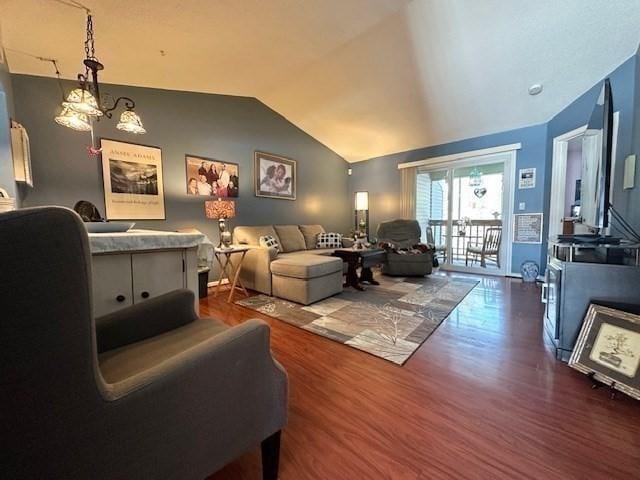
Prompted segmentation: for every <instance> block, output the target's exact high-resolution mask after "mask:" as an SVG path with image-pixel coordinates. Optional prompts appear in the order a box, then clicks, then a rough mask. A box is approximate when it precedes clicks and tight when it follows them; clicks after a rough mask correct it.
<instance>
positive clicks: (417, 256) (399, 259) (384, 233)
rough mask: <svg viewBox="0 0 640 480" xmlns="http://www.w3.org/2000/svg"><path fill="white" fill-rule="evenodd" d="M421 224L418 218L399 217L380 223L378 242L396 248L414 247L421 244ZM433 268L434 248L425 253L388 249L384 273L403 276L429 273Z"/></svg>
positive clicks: (383, 267) (383, 266)
mask: <svg viewBox="0 0 640 480" xmlns="http://www.w3.org/2000/svg"><path fill="white" fill-rule="evenodd" d="M421 233H422V232H421V230H420V224H419V223H418V221H417V220H404V219H397V220H391V221H388V222H382V223H380V225H378V229H377V231H376V237H377V238H378V243H390V244H392V245H393V246H394V247H395V249H396V250H402V249H409V250H410V249H412V248H413V247H414V246H415V245H418V244H420V237H421ZM432 269H433V250H432V249H431V248H427V249H426V251H425V252H423V253H396V252H393V251H387V261H386V263H384V264H383V265H382V273H383V274H385V275H395V276H402V277H411V276H418V277H422V276H424V275H429V274H430V273H431V270H432Z"/></svg>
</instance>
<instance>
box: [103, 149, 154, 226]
mask: <svg viewBox="0 0 640 480" xmlns="http://www.w3.org/2000/svg"><path fill="white" fill-rule="evenodd" d="M100 144H101V148H102V181H103V184H104V203H105V213H106V217H107V219H108V220H164V219H165V210H164V187H163V179H162V150H161V149H160V148H158V147H149V146H146V145H137V144H135V143H127V142H120V141H116V140H109V139H104V138H103V139H101V141H100Z"/></svg>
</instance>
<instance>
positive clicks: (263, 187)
mask: <svg viewBox="0 0 640 480" xmlns="http://www.w3.org/2000/svg"><path fill="white" fill-rule="evenodd" d="M254 171H255V173H254V175H255V184H256V196H257V197H270V198H283V199H286V200H295V199H296V161H295V160H292V159H290V158H286V157H280V156H278V155H271V154H269V153H264V152H255V166H254Z"/></svg>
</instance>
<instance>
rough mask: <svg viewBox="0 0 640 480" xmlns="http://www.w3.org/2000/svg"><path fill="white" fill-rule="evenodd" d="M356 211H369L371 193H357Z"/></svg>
mask: <svg viewBox="0 0 640 480" xmlns="http://www.w3.org/2000/svg"><path fill="white" fill-rule="evenodd" d="M356 210H369V192H356Z"/></svg>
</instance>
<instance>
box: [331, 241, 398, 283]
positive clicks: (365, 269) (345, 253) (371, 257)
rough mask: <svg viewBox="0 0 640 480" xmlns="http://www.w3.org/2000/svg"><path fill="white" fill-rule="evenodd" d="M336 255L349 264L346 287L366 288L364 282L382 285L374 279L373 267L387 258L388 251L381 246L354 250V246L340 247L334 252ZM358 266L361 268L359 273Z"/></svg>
mask: <svg viewBox="0 0 640 480" xmlns="http://www.w3.org/2000/svg"><path fill="white" fill-rule="evenodd" d="M333 256H334V257H339V258H341V259H342V261H343V262H345V263H346V264H347V266H348V268H347V281H346V282H345V283H344V285H343V286H344V287H353V288H355V289H356V290H360V291H362V290H364V287H363V286H362V283H363V282H364V283H368V284H370V285H380V283H379V282H377V281H376V280H374V279H373V272H372V271H371V267H373V266H375V265H379V264H381V263H384V261H385V260H386V258H387V254H386V252H385V251H384V250H383V249H381V248H366V249H362V250H354V249H352V248H339V249H337V250H336V251H334V252H333ZM358 267H360V268H361V270H360V275H358Z"/></svg>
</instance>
